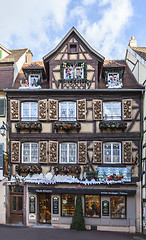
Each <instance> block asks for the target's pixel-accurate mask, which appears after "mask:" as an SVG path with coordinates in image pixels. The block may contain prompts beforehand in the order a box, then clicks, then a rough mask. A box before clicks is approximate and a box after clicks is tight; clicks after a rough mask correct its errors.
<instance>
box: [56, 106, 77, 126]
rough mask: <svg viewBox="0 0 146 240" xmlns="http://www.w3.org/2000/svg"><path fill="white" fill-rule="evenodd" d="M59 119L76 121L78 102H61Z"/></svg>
mask: <svg viewBox="0 0 146 240" xmlns="http://www.w3.org/2000/svg"><path fill="white" fill-rule="evenodd" d="M59 120H60V121H76V102H60V103H59Z"/></svg>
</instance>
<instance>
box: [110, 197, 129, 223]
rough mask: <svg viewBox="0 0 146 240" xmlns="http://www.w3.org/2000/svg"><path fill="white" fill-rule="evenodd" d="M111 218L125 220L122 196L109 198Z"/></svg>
mask: <svg viewBox="0 0 146 240" xmlns="http://www.w3.org/2000/svg"><path fill="white" fill-rule="evenodd" d="M110 205H111V218H120V219H125V218H126V198H125V197H123V196H113V197H111V198H110Z"/></svg>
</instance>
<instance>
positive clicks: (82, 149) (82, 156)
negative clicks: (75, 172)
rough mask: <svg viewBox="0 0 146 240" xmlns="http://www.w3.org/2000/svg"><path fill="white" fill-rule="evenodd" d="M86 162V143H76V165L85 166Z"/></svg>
mask: <svg viewBox="0 0 146 240" xmlns="http://www.w3.org/2000/svg"><path fill="white" fill-rule="evenodd" d="M86 162H87V142H78V163H79V164H86Z"/></svg>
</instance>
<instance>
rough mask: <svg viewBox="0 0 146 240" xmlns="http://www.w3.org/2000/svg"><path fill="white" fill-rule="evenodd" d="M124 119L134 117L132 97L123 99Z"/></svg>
mask: <svg viewBox="0 0 146 240" xmlns="http://www.w3.org/2000/svg"><path fill="white" fill-rule="evenodd" d="M122 113H123V120H131V119H132V99H124V100H122Z"/></svg>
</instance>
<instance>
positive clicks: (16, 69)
mask: <svg viewBox="0 0 146 240" xmlns="http://www.w3.org/2000/svg"><path fill="white" fill-rule="evenodd" d="M25 56H26V52H25V53H24V54H23V55H22V56H21V58H20V59H19V60H18V61H17V62H16V63H14V65H13V67H14V78H13V84H14V82H15V80H16V78H17V75H18V73H19V71H20V69H21V68H22V66H23V64H24V63H25Z"/></svg>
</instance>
